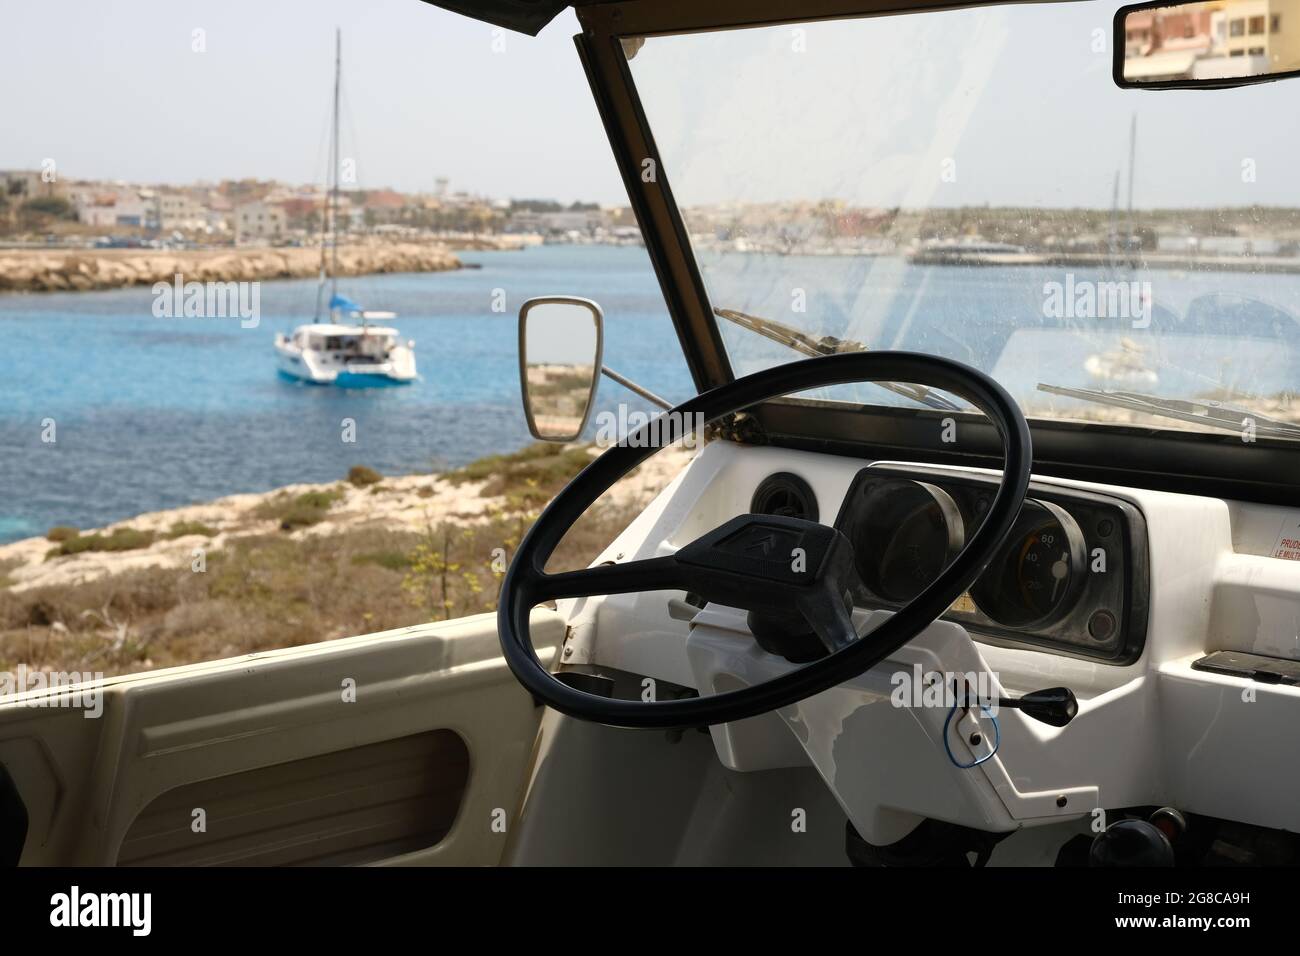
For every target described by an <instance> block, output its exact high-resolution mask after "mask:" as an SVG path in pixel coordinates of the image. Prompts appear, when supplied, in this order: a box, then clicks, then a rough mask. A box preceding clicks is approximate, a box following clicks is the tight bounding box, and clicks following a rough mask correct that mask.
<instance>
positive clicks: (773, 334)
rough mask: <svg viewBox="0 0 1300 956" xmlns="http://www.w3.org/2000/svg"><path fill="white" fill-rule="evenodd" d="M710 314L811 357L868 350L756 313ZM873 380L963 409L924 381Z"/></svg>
mask: <svg viewBox="0 0 1300 956" xmlns="http://www.w3.org/2000/svg"><path fill="white" fill-rule="evenodd" d="M713 314H714V315H716V316H718V317H719V318H722V319H726V320H727V321H728V322H734V323H735V324H736V325H739V326H740V327H741V328H744V329H749V330H750V331H751V332H757V333H758V334H759V335H762V336H765V337H767V338H769V339H771V340H772V341H773V342H779V343H781V344H782V345H784V346H785V347H786V348H788V349H793V350H794V351H796V352H801V353H803V354H804V355H809V356H812V357H814V358H815V357H817V356H819V355H838V354H840V353H841V352H865V351H867V347H866V346H865V345H863V344H862V343H861V342H854V341H852V340H850V339H839V338H836V337H835V336H833V335H823V336H822V337H821V338H813V337H812V336H811V335H809V334H808V333H807V332H800V331H799V330H798V329H796V328H794V327H792V326H789V325H786V324H784V323H783V322H777V321H775V320H773V319H764V318H760V317H759V316H757V315H747V314H746V313H744V312H738V311H736V310H735V309H719V308H715V309H714V310H713ZM872 384H873V385H879V386H880V387H881V388H884V389H888V390H889V391H891V392H894V393H895V394H898V395H902V396H904V397H906V398H910V399H911V400H912V401H914V402H920V403H921V404H922V405H928V406H929V407H930V408H938V409H942V410H943V411H946V412H957V411H962V407H961V406H960V405H958V404H957V403H956V402H953V401H952V400H950V399H947V398H944V397H943V396H942V395H940V394H939V393H938V392H936V391H934V390H933V389H930V388H926V387H925V386H924V385H913V384H910V383H907V382H873V383H872Z"/></svg>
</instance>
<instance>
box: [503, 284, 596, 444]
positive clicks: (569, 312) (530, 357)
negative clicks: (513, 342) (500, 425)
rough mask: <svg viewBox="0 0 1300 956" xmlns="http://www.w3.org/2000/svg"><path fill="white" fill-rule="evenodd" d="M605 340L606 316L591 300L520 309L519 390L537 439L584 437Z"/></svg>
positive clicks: (546, 299)
mask: <svg viewBox="0 0 1300 956" xmlns="http://www.w3.org/2000/svg"><path fill="white" fill-rule="evenodd" d="M604 339H605V335H604V316H602V315H601V311H600V306H598V305H597V304H596V303H595V302H592V301H591V300H590V299H579V298H577V297H575V296H560V295H553V296H542V297H541V298H537V299H529V300H528V301H527V302H525V303H524V304H523V306H522V307H521V308H520V309H519V388H520V391H521V392H522V394H523V399H524V416H525V417H526V418H527V420H528V430H529V431H530V432H532V434H533V437H534V438H539V439H541V440H542V441H554V442H566V441H574V440H575V439H577V438H578V436H579V435H581V434H582V430H583V429H584V428H585V427H586V426H587V419H588V418H589V417H590V416H591V408H592V405H593V404H594V403H595V398H596V380H597V378H598V377H599V375H600V361H601V351H602V349H603V347H604Z"/></svg>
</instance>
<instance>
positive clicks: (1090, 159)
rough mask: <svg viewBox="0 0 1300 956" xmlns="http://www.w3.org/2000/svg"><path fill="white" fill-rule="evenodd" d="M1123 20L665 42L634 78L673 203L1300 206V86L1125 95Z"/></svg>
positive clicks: (1027, 9)
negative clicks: (1115, 29)
mask: <svg viewBox="0 0 1300 956" xmlns="http://www.w3.org/2000/svg"><path fill="white" fill-rule="evenodd" d="M1119 6H1120V4H1119V3H1116V2H1112V0H1089V2H1083V3H1029V4H1014V5H1000V6H988V7H979V8H974V9H968V10H959V11H942V12H931V13H922V14H910V15H905V16H884V17H877V18H874V19H860V20H851V21H842V22H827V23H814V24H808V25H806V26H802V27H796V26H791V25H783V26H774V27H765V28H762V29H756V30H736V31H730V32H726V33H719V34H712V35H708V34H695V35H685V36H669V37H657V38H655V37H652V38H650V39H649V40H648V41H647V42H646V43H645V45H644V46H643V47H642V48H641V49H640V50H639V51H638V52H637V54H636V55H635V56H634V57H633V59H632V61H631V69H632V74H633V76H634V78H635V80H636V82H637V87H638V89H639V91H640V94H641V98H642V102H643V103H644V105H645V109H646V113H647V116H648V118H649V120H650V123H651V126H652V127H653V129H654V131H655V141H656V143H657V145H658V147H659V151H660V153H661V155H662V159H663V164H664V168H665V170H666V171H667V174H668V176H669V178H670V180H671V182H672V185H673V193H674V196H675V197H676V199H677V201H678V202H679V203H681V204H682V205H683V206H689V205H694V204H700V203H707V202H710V201H717V200H719V199H733V200H745V201H751V202H758V201H764V200H774V199H797V198H803V199H827V198H839V199H844V200H847V201H849V202H852V203H855V204H858V205H863V206H879V207H893V206H899V205H901V206H903V207H906V208H912V209H916V208H926V207H934V206H939V207H956V206H978V205H983V204H985V203H988V204H991V205H995V206H997V205H1011V206H1032V207H1045V208H1063V207H1066V208H1068V207H1074V206H1084V207H1091V208H1100V209H1108V208H1110V206H1111V203H1112V198H1113V195H1114V184H1115V175H1116V172H1117V171H1118V172H1119V173H1120V174H1121V177H1122V183H1121V192H1120V203H1121V205H1123V204H1125V203H1126V202H1127V175H1128V166H1129V160H1128V156H1129V131H1130V126H1131V124H1132V122H1133V119H1134V117H1135V116H1136V118H1137V163H1136V169H1135V175H1134V177H1133V181H1134V204H1135V206H1136V207H1138V208H1153V207H1155V208H1186V207H1204V206H1220V205H1224V206H1245V205H1251V204H1255V203H1258V204H1260V205H1286V206H1292V207H1294V206H1298V205H1300V202H1298V201H1297V200H1300V179H1298V178H1297V170H1300V161H1297V157H1300V122H1297V121H1296V115H1297V114H1296V95H1297V93H1298V92H1300V80H1290V81H1282V82H1277V83H1269V84H1263V85H1257V86H1252V87H1245V88H1241V89H1235V90H1126V89H1120V88H1119V87H1117V86H1116V85H1115V84H1114V82H1113V80H1112V78H1111V65H1112V59H1111V56H1112V54H1111V23H1112V19H1113V16H1114V13H1115V10H1116V9H1117V8H1118V7H1119Z"/></svg>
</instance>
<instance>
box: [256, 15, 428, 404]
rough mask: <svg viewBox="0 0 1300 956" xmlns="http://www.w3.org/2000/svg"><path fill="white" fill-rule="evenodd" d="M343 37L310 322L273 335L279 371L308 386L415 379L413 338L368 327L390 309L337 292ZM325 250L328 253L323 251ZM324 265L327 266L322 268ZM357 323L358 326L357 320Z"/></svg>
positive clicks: (337, 53)
mask: <svg viewBox="0 0 1300 956" xmlns="http://www.w3.org/2000/svg"><path fill="white" fill-rule="evenodd" d="M341 54H342V40H341V37H340V36H339V35H338V34H335V38H334V121H333V125H332V129H331V133H330V168H331V176H330V190H329V204H328V206H327V207H326V217H327V219H328V223H327V228H326V229H324V230H322V233H321V274H320V284H319V285H318V286H317V288H316V314H315V316H314V318H313V321H312V322H311V323H310V324H307V325H300V326H298V327H297V328H296V329H294V330H293V334H292V335H285V334H284V333H283V332H280V333H277V334H276V336H275V351H276V355H277V357H278V359H279V370H280V374H282V375H284V376H287V377H289V378H292V379H295V380H297V381H302V382H307V383H310V384H313V385H339V386H342V387H344V388H367V387H372V386H377V385H404V384H407V383H409V382H413V381H415V379H416V378H417V377H418V376H417V373H416V370H415V342H414V341H411V340H409V339H408V340H405V341H403V340H402V339H401V338H400V333H399V332H398V331H397V329H395V328H391V327H389V326H376V325H371V324H370V323H371V321H372V320H375V319H383V320H386V319H392V318H395V317H396V316H395V315H394V313H392V312H372V311H367V310H366V309H363V308H362V307H361V306H360V305H358V304H357V303H356V302H353V301H352V300H351V299H349V298H348V297H346V296H343V295H339V291H338V271H339V270H338V264H339V247H338V208H339V176H338V173H339V77H340V73H341V68H342V55H341ZM327 253H328V255H327ZM327 264H328V268H327ZM326 281H328V282H329V284H330V299H329V317H330V321H329V322H322V321H321V308H320V307H321V299H322V297H323V295H324V291H325V283H326ZM358 321H359V324H358Z"/></svg>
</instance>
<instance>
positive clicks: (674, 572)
mask: <svg viewBox="0 0 1300 956" xmlns="http://www.w3.org/2000/svg"><path fill="white" fill-rule="evenodd" d="M531 587H532V589H533V597H534V599H536V600H538V601H558V600H563V599H564V598H578V597H592V596H593V595H597V594H629V593H631V592H633V591H676V590H680V591H685V590H688V589H689V588H690V587H691V583H690V582H689V581H688V580H687V578H686V569H684V568H683V567H682V566H681V564H680V563H679V562H678V561H677V559H676V557H674V556H672V555H668V556H666V557H660V558H644V559H642V560H640V561H627V562H625V563H623V564H616V563H610V564H598V565H595V566H594V567H590V568H583V569H581V570H579V571H562V572H559V573H557V574H542V575H539V576H538V577H537V578H536V580H535V581H534V582H532V584H531Z"/></svg>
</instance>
